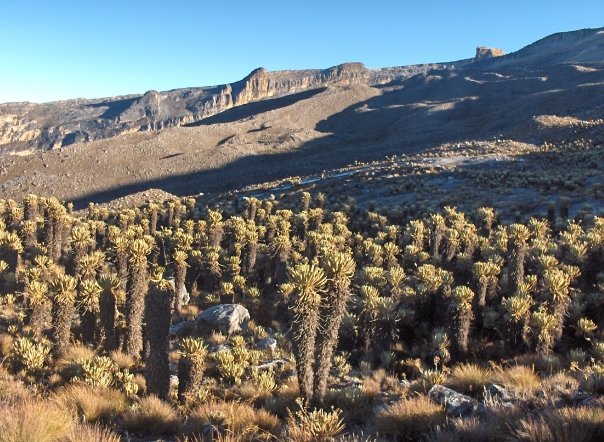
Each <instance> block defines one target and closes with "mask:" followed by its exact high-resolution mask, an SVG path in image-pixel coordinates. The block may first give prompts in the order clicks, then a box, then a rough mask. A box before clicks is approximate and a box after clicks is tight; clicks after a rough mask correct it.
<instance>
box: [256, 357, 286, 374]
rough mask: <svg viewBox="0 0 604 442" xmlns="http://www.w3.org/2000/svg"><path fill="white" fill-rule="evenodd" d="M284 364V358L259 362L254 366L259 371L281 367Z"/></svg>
mask: <svg viewBox="0 0 604 442" xmlns="http://www.w3.org/2000/svg"><path fill="white" fill-rule="evenodd" d="M285 364H287V361H286V360H285V359H275V360H274V361H270V362H266V363H264V364H260V365H258V366H257V367H256V368H257V369H258V370H259V371H265V370H276V369H280V368H283V367H284V366H285Z"/></svg>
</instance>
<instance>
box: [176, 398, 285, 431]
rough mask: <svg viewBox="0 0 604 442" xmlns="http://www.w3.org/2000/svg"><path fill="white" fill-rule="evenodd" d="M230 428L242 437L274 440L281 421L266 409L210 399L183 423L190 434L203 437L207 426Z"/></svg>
mask: <svg viewBox="0 0 604 442" xmlns="http://www.w3.org/2000/svg"><path fill="white" fill-rule="evenodd" d="M209 424H211V425H214V426H215V427H216V428H219V429H223V430H228V432H229V433H230V434H231V435H232V436H236V437H239V438H241V439H239V440H259V439H260V440H272V439H274V438H276V437H277V436H278V435H279V433H280V431H281V421H280V420H279V418H278V417H277V416H275V415H274V414H271V413H269V412H268V411H266V410H264V409H257V408H254V407H252V406H251V405H249V404H246V403H243V402H208V403H206V404H202V405H200V406H199V407H197V408H196V409H195V410H194V411H193V412H192V413H191V415H190V416H189V418H188V419H187V421H186V423H185V424H184V426H183V432H184V434H185V435H187V436H200V435H201V433H202V430H203V428H204V427H206V426H207V425H209Z"/></svg>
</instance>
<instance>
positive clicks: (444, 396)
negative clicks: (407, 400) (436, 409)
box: [428, 384, 480, 417]
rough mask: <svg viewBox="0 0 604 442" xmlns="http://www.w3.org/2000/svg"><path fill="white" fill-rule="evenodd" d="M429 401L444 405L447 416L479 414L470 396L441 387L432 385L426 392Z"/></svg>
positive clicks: (475, 403) (476, 405)
mask: <svg viewBox="0 0 604 442" xmlns="http://www.w3.org/2000/svg"><path fill="white" fill-rule="evenodd" d="M428 395H429V396H430V399H432V400H433V401H434V402H436V403H438V404H441V405H444V406H445V411H446V412H447V414H449V415H452V416H461V417H469V416H473V415H475V414H476V413H477V412H480V410H479V409H478V408H479V407H478V404H477V402H476V401H475V400H474V399H472V398H471V397H470V396H466V395H465V394H461V393H458V392H456V391H455V390H451V389H450V388H447V387H445V386H443V385H438V384H437V385H434V386H433V387H432V388H431V389H430V391H429V392H428Z"/></svg>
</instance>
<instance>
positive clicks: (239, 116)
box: [184, 88, 327, 127]
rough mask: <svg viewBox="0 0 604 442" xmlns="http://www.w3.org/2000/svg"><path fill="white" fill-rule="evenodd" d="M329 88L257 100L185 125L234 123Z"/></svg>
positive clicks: (312, 95)
mask: <svg viewBox="0 0 604 442" xmlns="http://www.w3.org/2000/svg"><path fill="white" fill-rule="evenodd" d="M326 89H327V88H319V89H311V90H309V91H304V92H299V93H297V94H291V95H287V96H285V97H280V98H269V99H266V100H261V101H256V102H254V103H249V104H246V105H243V106H237V107H233V108H231V109H228V110H225V111H223V112H220V113H219V114H216V115H213V116H211V117H207V118H204V119H202V120H199V121H196V122H194V123H190V124H186V125H184V127H195V126H209V125H211V124H220V123H233V122H235V121H239V120H243V119H245V118H250V117H253V116H254V115H258V114H261V113H264V112H270V111H273V110H277V109H280V108H283V107H287V106H291V105H293V104H295V103H297V102H299V101H302V100H307V99H309V98H311V97H314V96H315V95H318V94H320V93H321V92H324V91H325V90H326Z"/></svg>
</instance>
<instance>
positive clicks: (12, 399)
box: [0, 367, 32, 406]
mask: <svg viewBox="0 0 604 442" xmlns="http://www.w3.org/2000/svg"><path fill="white" fill-rule="evenodd" d="M31 395H32V392H31V391H30V390H28V389H27V387H26V386H25V385H24V384H23V383H22V382H21V381H19V380H17V379H14V378H13V377H12V376H11V375H10V374H9V373H8V372H7V371H6V369H5V368H4V367H0V406H1V405H10V404H15V403H18V402H23V401H25V400H26V399H29V398H31Z"/></svg>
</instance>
